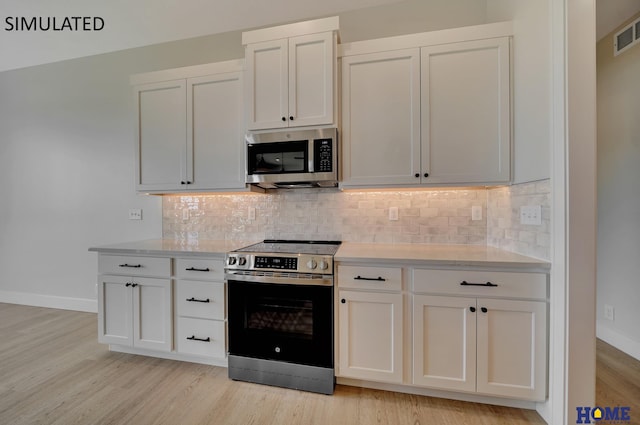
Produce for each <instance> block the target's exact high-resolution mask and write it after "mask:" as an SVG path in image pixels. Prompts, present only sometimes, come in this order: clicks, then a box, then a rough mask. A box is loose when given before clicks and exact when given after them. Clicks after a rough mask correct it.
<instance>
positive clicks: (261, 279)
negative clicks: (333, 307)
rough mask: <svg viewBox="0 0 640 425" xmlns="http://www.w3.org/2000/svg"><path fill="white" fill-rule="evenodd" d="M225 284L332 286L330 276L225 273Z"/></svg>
mask: <svg viewBox="0 0 640 425" xmlns="http://www.w3.org/2000/svg"><path fill="white" fill-rule="evenodd" d="M224 278H225V280H226V281H227V282H229V283H231V281H234V280H235V281H240V282H256V283H275V284H282V285H314V286H333V277H332V276H322V277H314V278H311V279H310V278H304V277H288V276H263V275H252V274H243V273H239V274H236V273H233V272H227V273H225V275H224Z"/></svg>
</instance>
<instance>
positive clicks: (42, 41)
mask: <svg viewBox="0 0 640 425" xmlns="http://www.w3.org/2000/svg"><path fill="white" fill-rule="evenodd" d="M399 1H401V0H322V1H317V0H183V1H180V2H176V1H173V0H109V1H100V2H93V1H86V0H56V1H50V0H2V14H1V16H0V17H1V19H2V31H0V51H1V52H2V53H3V54H2V56H1V57H0V71H6V70H10V69H16V68H22V67H26V66H32V65H40V64H44V63H49V62H57V61H60V60H65V59H72V58H77V57H82V56H89V55H95V54H100V53H106V52H112V51H117V50H123V49H128V48H132V47H140V46H146V45H150V44H157V43H163V42H167V41H173V40H180V39H186V38H192V37H198V36H202V35H207V34H216V33H222V32H227V31H234V30H243V29H247V28H256V27H261V26H267V25H274V24H280V23H285V22H292V21H299V20H304V19H309V18H314V17H319V16H329V15H334V14H338V13H342V12H346V11H349V10H355V9H360V8H365V7H372V6H379V5H383V4H391V3H396V2H399ZM425 1H426V0H425ZM514 1H515V0H514ZM527 1H528V0H527ZM638 11H640V0H597V17H598V18H597V36H598V39H600V38H601V37H603V36H604V35H606V34H608V33H609V32H611V31H612V30H613V29H615V28H616V27H617V26H618V25H619V24H621V23H622V22H623V21H625V20H626V19H628V18H629V17H631V16H632V15H634V14H635V13H637V12H638ZM65 16H91V17H93V16H97V17H100V18H102V19H103V20H104V29H102V30H101V31H57V32H56V31H49V32H47V33H43V32H41V31H15V30H14V31H7V28H9V24H8V22H7V19H9V20H10V21H11V22H12V23H14V26H15V22H16V21H15V17H29V18H31V17H41V18H44V19H45V23H46V19H47V17H57V18H58V19H62V18H64V17H65ZM184 23H188V25H185V24H184ZM58 25H59V23H58ZM43 34H46V36H43Z"/></svg>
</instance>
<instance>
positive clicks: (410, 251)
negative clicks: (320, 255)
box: [334, 242, 551, 270]
mask: <svg viewBox="0 0 640 425" xmlns="http://www.w3.org/2000/svg"><path fill="white" fill-rule="evenodd" d="M334 259H335V261H343V262H346V261H357V262H370V263H371V264H375V263H379V262H384V263H393V264H410V265H423V266H429V265H438V266H457V267H462V266H473V267H509V268H535V269H545V270H548V269H549V268H550V267H551V264H550V263H549V262H548V261H544V260H540V259H537V258H532V257H526V256H524V255H520V254H516V253H513V252H509V251H505V250H502V249H498V248H494V247H490V246H478V245H426V244H425V245H422V244H367V243H352V242H343V243H342V245H341V246H340V249H339V250H338V252H337V253H336V255H335V258H334Z"/></svg>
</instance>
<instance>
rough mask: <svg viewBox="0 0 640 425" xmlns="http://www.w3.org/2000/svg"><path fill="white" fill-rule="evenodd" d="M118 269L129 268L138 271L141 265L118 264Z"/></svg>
mask: <svg viewBox="0 0 640 425" xmlns="http://www.w3.org/2000/svg"><path fill="white" fill-rule="evenodd" d="M118 267H130V268H132V269H139V268H140V267H142V264H127V263H124V264H119V265H118Z"/></svg>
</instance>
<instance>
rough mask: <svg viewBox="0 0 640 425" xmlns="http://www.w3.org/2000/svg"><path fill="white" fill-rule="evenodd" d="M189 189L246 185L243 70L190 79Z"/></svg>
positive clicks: (188, 85) (188, 106) (188, 107)
mask: <svg viewBox="0 0 640 425" xmlns="http://www.w3.org/2000/svg"><path fill="white" fill-rule="evenodd" d="M187 121H188V122H187V124H188V125H187V140H188V141H189V143H188V144H187V175H188V176H189V181H190V182H191V184H190V185H189V186H188V188H189V189H194V190H206V189H239V188H244V187H245V183H244V140H243V131H244V130H243V97H242V74H241V73H240V72H229V73H222V74H217V75H210V76H206V77H199V78H191V79H189V80H187Z"/></svg>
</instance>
